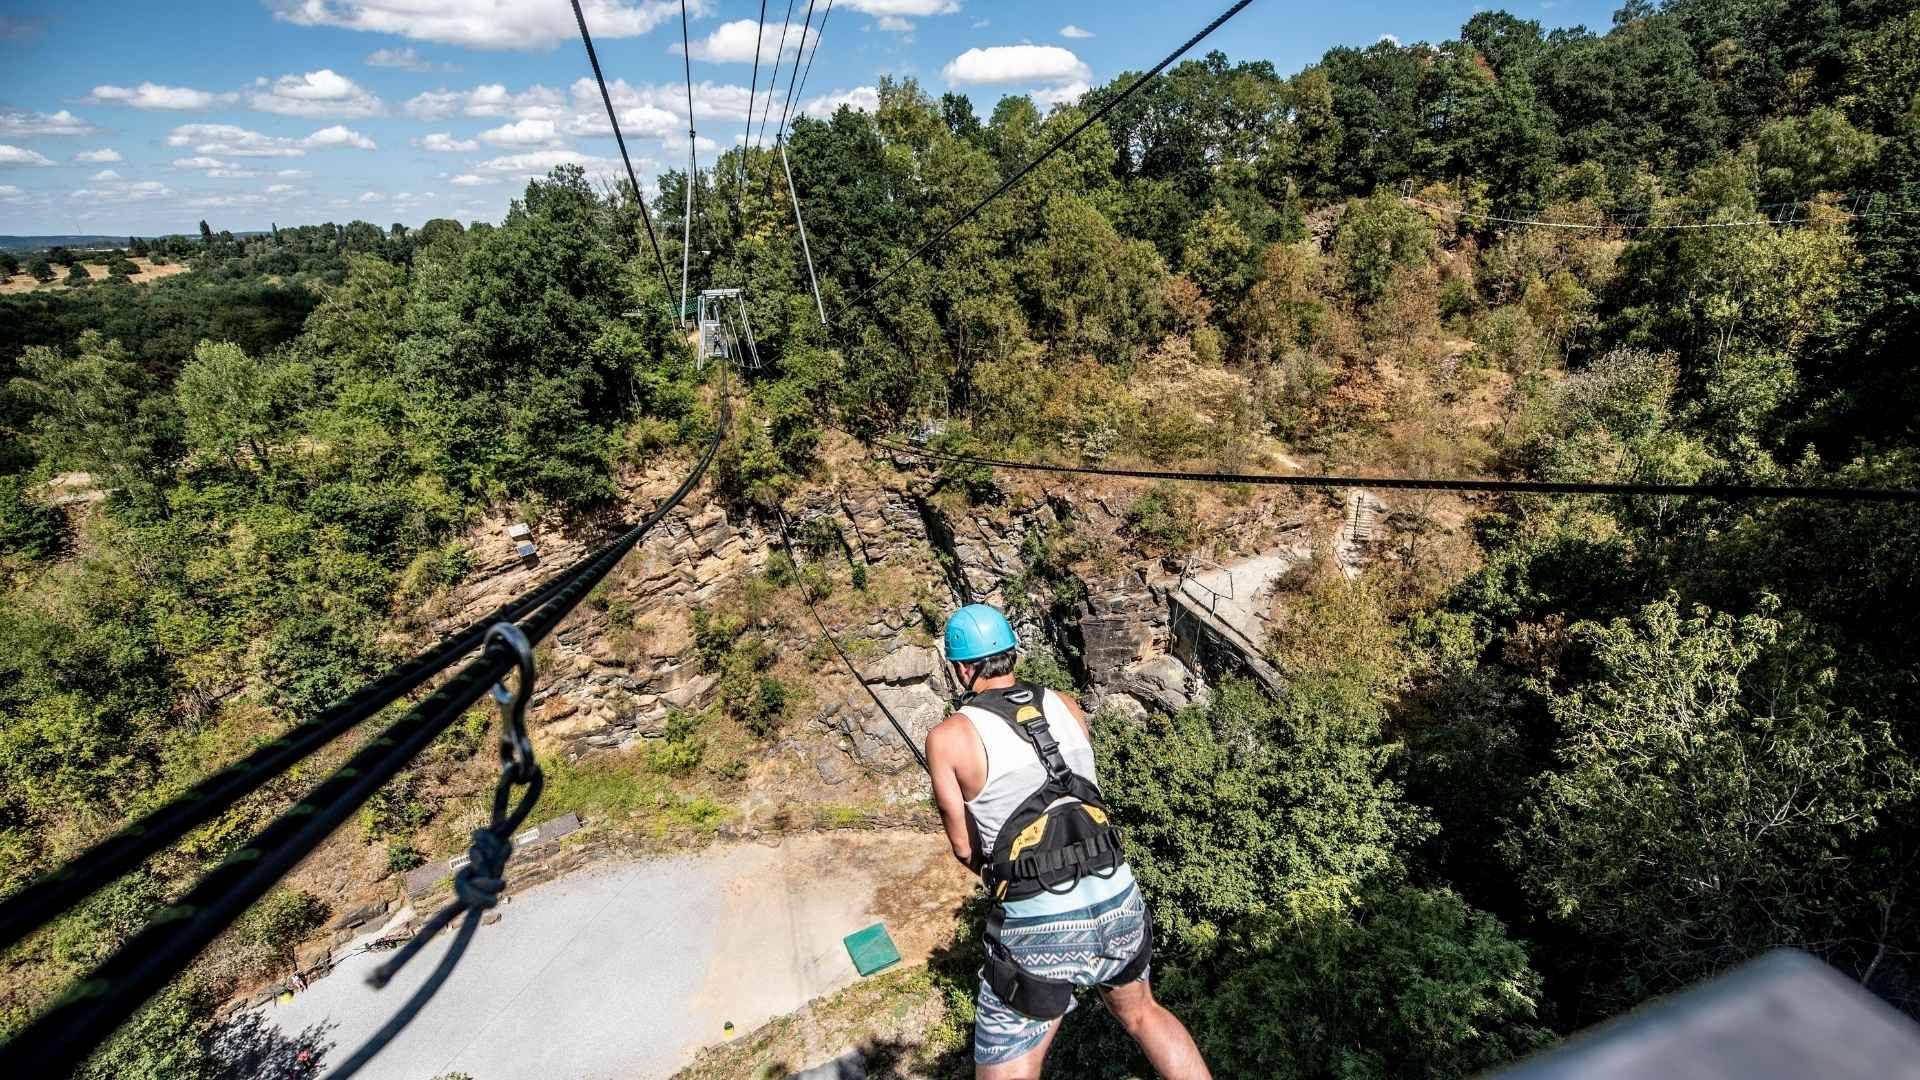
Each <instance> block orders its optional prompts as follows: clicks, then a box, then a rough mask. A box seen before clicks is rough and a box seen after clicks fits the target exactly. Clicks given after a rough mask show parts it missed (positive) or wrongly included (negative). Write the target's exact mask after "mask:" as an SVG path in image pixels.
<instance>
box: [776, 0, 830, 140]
mask: <svg viewBox="0 0 1920 1080" xmlns="http://www.w3.org/2000/svg"><path fill="white" fill-rule="evenodd" d="M813 4H814V0H807V17H806V18H804V19H802V20H800V47H799V48H798V49H796V50H794V54H793V71H792V73H791V74H789V75H788V76H787V100H786V103H785V104H783V105H781V106H780V126H779V127H776V128H774V129H773V141H774V144H775V145H776V146H777V145H779V143H780V141H781V140H782V139H784V138H786V135H787V121H788V120H790V119H792V117H793V92H794V91H795V90H797V89H799V87H800V57H801V56H802V55H804V54H806V51H807V32H808V31H809V30H812V29H813ZM819 40H820V39H819V38H817V37H816V38H815V39H814V51H815V52H819V51H820V45H819Z"/></svg>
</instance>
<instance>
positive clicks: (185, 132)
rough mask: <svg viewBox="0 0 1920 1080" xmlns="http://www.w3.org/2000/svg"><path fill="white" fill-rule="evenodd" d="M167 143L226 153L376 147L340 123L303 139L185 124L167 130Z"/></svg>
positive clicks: (247, 154)
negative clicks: (169, 130)
mask: <svg viewBox="0 0 1920 1080" xmlns="http://www.w3.org/2000/svg"><path fill="white" fill-rule="evenodd" d="M167 145H168V146H188V147H192V148H193V152H194V153H196V154H202V155H209V156H211V155H215V154H225V155H228V156H230V157H301V156H304V155H305V154H306V152H307V151H308V150H309V149H330V148H335V147H346V146H350V147H353V148H355V149H358V150H372V149H374V142H373V140H372V139H369V138H367V137H366V136H365V135H362V134H360V133H359V132H357V131H353V130H351V129H349V128H345V127H341V126H339V125H337V124H336V125H335V126H333V127H330V128H322V129H321V130H319V131H316V132H314V133H313V134H311V135H309V136H307V137H306V138H304V139H287V138H282V137H280V136H278V135H262V134H261V133H259V132H257V131H249V130H247V129H246V128H243V127H237V126H235V125H233V124H182V125H180V126H179V127H177V128H174V129H173V130H172V131H171V132H168V133H167ZM175 164H176V165H178V164H179V163H178V162H175ZM185 167H187V168H196V167H197V166H185Z"/></svg>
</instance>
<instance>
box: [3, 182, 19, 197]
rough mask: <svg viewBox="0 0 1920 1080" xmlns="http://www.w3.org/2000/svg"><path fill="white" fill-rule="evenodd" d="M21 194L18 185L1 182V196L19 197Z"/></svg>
mask: <svg viewBox="0 0 1920 1080" xmlns="http://www.w3.org/2000/svg"><path fill="white" fill-rule="evenodd" d="M20 194H21V192H20V189H19V188H17V187H14V186H13V185H12V184H0V198H4V199H13V198H18V197H19V196H20Z"/></svg>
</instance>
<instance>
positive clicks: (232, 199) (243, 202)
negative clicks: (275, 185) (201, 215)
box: [187, 193, 267, 208]
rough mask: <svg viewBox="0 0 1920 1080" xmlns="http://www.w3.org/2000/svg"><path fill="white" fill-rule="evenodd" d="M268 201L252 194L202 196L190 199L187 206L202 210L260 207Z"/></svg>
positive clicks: (261, 196)
mask: <svg viewBox="0 0 1920 1080" xmlns="http://www.w3.org/2000/svg"><path fill="white" fill-rule="evenodd" d="M266 201H267V199H266V196H264V195H254V194H252V193H247V194H239V195H201V196H198V197H196V198H192V199H188V200H187V205H188V206H192V207H200V208H205V207H215V206H259V205H261V204H262V203H265V202H266Z"/></svg>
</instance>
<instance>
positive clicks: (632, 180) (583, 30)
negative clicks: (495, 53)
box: [572, 0, 693, 324]
mask: <svg viewBox="0 0 1920 1080" xmlns="http://www.w3.org/2000/svg"><path fill="white" fill-rule="evenodd" d="M572 3H573V19H574V21H575V22H576V23H578V24H580V43H581V44H582V45H585V46H586V47H587V63H589V64H591V65H593V81H594V82H596V83H599V84H600V100H601V102H602V103H604V104H605V105H606V107H607V123H608V124H610V125H612V126H613V141H614V142H615V143H616V144H617V145H618V146H619V147H620V160H621V161H622V162H624V163H625V164H626V166H627V183H629V184H631V185H633V201H634V202H637V203H639V204H640V222H641V224H643V225H645V226H646V227H647V243H648V244H649V245H651V246H652V248H653V259H654V262H656V263H658V264H659V266H660V284H661V285H662V286H663V287H665V289H666V290H667V292H666V295H667V298H668V299H671V298H672V297H673V278H672V276H670V275H669V274H668V273H667V257H666V256H665V255H663V254H661V252H660V238H659V237H657V236H655V235H654V233H653V218H652V217H651V216H649V215H648V214H647V196H646V193H645V192H643V191H641V190H640V178H639V177H637V176H635V175H634V172H633V158H631V157H629V156H627V140H626V137H625V136H623V135H621V134H620V118H619V117H618V116H616V115H615V114H614V111H613V95H612V94H609V93H608V92H607V77H606V76H605V75H603V74H601V72H600V54H598V53H596V52H594V50H593V35H591V34H589V33H587V16H586V13H585V12H583V11H581V10H580V0H572ZM687 123H688V124H692V123H693V116H692V115H691V110H689V115H688V116H687ZM684 303H685V301H684V298H683V300H682V305H683V307H684ZM674 322H675V323H676V324H678V323H679V322H680V319H679V318H675V319H674Z"/></svg>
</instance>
